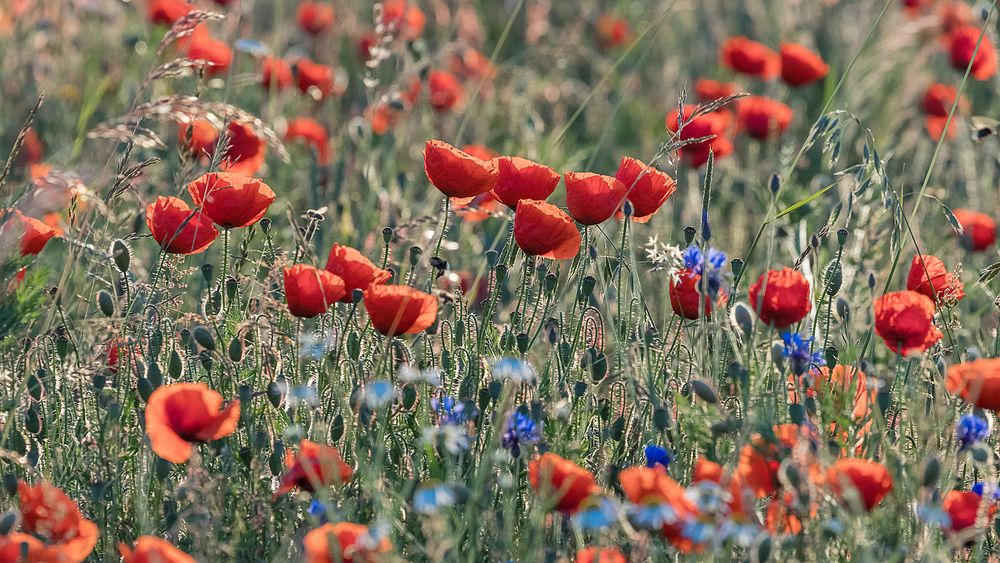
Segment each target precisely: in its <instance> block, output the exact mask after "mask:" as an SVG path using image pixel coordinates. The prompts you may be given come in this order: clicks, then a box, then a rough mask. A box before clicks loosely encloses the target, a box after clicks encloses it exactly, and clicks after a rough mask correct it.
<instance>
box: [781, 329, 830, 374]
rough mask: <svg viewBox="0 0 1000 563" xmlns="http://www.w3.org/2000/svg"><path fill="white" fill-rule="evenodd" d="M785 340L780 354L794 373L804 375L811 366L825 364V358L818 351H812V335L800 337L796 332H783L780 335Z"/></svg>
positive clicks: (815, 366)
mask: <svg viewBox="0 0 1000 563" xmlns="http://www.w3.org/2000/svg"><path fill="white" fill-rule="evenodd" d="M781 339H782V340H784V341H785V349H784V350H783V351H782V355H783V356H784V357H785V358H788V360H789V363H790V364H791V367H792V373H793V374H795V375H804V374H805V373H807V372H810V371H812V369H813V368H818V367H820V366H825V365H826V358H824V357H823V354H822V353H821V352H819V351H815V352H814V351H813V342H815V340H816V339H815V338H814V337H809V338H802V335H801V334H799V333H797V332H785V333H783V334H782V335H781Z"/></svg>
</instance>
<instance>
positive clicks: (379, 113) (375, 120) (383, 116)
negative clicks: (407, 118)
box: [365, 102, 401, 135]
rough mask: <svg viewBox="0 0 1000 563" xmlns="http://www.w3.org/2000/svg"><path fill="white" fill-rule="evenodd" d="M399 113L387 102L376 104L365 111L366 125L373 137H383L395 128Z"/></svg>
mask: <svg viewBox="0 0 1000 563" xmlns="http://www.w3.org/2000/svg"><path fill="white" fill-rule="evenodd" d="M400 114H401V112H400V111H399V110H397V109H395V108H393V107H392V104H390V103H389V102H378V103H376V104H375V105H372V106H369V107H368V109H367V110H366V111H365V115H366V116H367V118H368V123H369V124H370V126H371V128H372V133H374V134H375V135H385V134H386V133H388V132H389V130H390V129H392V128H393V127H395V126H396V123H397V122H398V121H399V116H400Z"/></svg>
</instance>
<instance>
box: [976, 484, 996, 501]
mask: <svg viewBox="0 0 1000 563" xmlns="http://www.w3.org/2000/svg"><path fill="white" fill-rule="evenodd" d="M970 490H971V491H972V492H974V493H976V494H977V495H979V496H983V494H984V493H986V492H987V490H988V491H989V493H990V498H991V499H993V500H1000V487H997V486H995V485H994V486H992V487H990V488H989V489H986V485H985V484H983V483H982V482H976V483H975V484H974V485H972V489H970Z"/></svg>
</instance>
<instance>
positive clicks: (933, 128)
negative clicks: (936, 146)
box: [924, 115, 958, 141]
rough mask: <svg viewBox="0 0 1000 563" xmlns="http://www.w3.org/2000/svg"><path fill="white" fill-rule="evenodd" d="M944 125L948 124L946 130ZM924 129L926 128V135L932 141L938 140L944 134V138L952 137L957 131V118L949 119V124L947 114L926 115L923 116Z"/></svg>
mask: <svg viewBox="0 0 1000 563" xmlns="http://www.w3.org/2000/svg"><path fill="white" fill-rule="evenodd" d="M945 126H948V129H947V132H946V130H945ZM924 129H926V130H927V136H928V137H930V138H931V140H932V141H940V140H941V136H942V135H944V136H945V139H954V138H955V134H956V133H957V131H958V119H953V120H951V124H949V123H948V117H947V116H945V117H940V116H937V115H928V116H927V117H925V118H924Z"/></svg>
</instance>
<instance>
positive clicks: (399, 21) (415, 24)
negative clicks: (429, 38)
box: [382, 0, 427, 41]
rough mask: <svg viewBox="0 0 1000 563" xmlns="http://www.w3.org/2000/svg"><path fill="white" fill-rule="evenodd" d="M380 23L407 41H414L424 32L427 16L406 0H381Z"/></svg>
mask: <svg viewBox="0 0 1000 563" xmlns="http://www.w3.org/2000/svg"><path fill="white" fill-rule="evenodd" d="M382 23H383V24H384V25H385V26H386V27H388V28H389V29H393V30H395V31H396V33H397V34H398V35H399V36H400V37H402V38H403V39H406V40H407V41H414V40H416V39H418V38H419V37H420V36H421V35H423V33H424V25H426V24H427V16H426V15H424V12H423V11H422V10H421V9H420V8H418V7H416V6H414V5H413V4H412V3H411V2H409V1H408V0H385V1H384V2H382Z"/></svg>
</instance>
